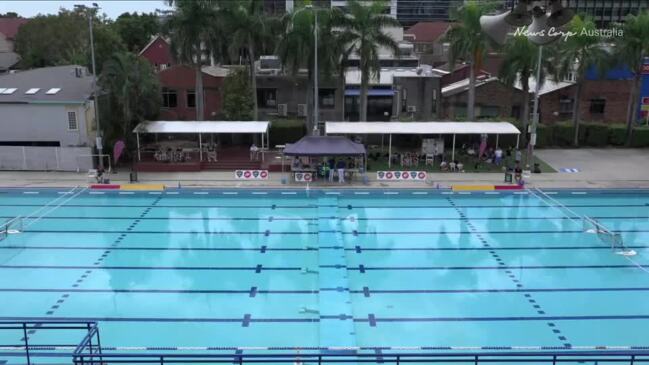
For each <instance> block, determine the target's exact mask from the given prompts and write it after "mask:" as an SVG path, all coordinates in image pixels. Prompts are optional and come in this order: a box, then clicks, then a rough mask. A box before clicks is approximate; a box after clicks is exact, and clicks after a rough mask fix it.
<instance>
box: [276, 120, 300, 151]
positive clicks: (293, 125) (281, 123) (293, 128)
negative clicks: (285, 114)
mask: <svg viewBox="0 0 649 365" xmlns="http://www.w3.org/2000/svg"><path fill="white" fill-rule="evenodd" d="M305 135H306V126H305V124H304V121H303V120H293V119H276V120H273V121H272V122H271V124H270V145H271V146H275V145H278V144H286V143H294V142H297V141H298V140H299V139H300V138H302V137H304V136H305Z"/></svg>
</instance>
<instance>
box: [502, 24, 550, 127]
mask: <svg viewBox="0 0 649 365" xmlns="http://www.w3.org/2000/svg"><path fill="white" fill-rule="evenodd" d="M538 47H539V46H538V45H536V44H534V43H532V42H530V40H529V39H528V38H527V37H525V36H522V35H521V36H515V37H511V38H510V39H508V40H507V43H506V44H505V46H504V47H503V52H502V53H503V54H504V58H503V63H502V65H501V66H500V69H499V71H498V77H499V78H500V80H501V81H502V82H503V83H504V84H506V85H509V86H514V85H515V84H516V83H517V82H520V84H521V89H523V114H522V116H521V121H522V123H523V131H527V126H528V124H529V119H530V83H529V80H530V77H532V75H534V76H536V69H537V64H538V57H537V55H538ZM541 67H542V69H541V71H542V72H541V80H536V82H537V83H539V84H540V85H542V84H543V81H544V78H545V72H543V71H544V70H546V69H547V68H548V67H549V65H547V63H544V62H542V63H541ZM523 135H524V136H526V134H525V133H524V134H523ZM523 138H526V137H523Z"/></svg>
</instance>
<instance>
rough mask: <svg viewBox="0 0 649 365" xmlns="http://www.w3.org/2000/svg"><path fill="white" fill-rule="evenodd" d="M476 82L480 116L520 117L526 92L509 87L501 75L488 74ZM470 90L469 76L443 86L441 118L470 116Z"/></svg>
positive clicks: (476, 102) (477, 114)
mask: <svg viewBox="0 0 649 365" xmlns="http://www.w3.org/2000/svg"><path fill="white" fill-rule="evenodd" d="M476 81H477V82H476V92H475V116H476V119H487V118H515V119H519V118H520V116H521V113H522V110H523V102H524V93H523V91H521V90H520V89H517V88H514V87H510V86H507V85H505V84H503V83H502V82H500V80H498V78H497V77H491V76H489V75H488V74H481V75H479V76H478V78H477V80H476ZM468 90H469V79H468V78H467V79H463V80H460V81H458V82H455V83H452V84H449V85H447V86H444V87H443V88H442V110H443V111H442V115H441V119H465V118H466V116H467V99H468Z"/></svg>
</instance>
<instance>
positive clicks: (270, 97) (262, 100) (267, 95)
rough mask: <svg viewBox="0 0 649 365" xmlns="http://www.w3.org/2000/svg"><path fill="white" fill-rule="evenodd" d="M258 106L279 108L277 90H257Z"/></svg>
mask: <svg viewBox="0 0 649 365" xmlns="http://www.w3.org/2000/svg"><path fill="white" fill-rule="evenodd" d="M257 105H259V107H260V108H274V107H275V106H277V89H257Z"/></svg>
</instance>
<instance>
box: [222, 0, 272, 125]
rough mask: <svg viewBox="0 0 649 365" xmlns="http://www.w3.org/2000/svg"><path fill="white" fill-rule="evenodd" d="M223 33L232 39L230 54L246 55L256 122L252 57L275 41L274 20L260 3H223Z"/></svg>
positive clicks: (255, 0) (258, 0)
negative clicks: (224, 24)
mask: <svg viewBox="0 0 649 365" xmlns="http://www.w3.org/2000/svg"><path fill="white" fill-rule="evenodd" d="M224 10H225V12H224V13H225V15H226V16H225V20H226V26H225V29H226V30H227V33H228V34H229V35H230V36H231V38H232V43H231V44H230V52H231V53H238V52H239V50H240V49H241V48H245V49H246V51H247V52H248V67H249V77H250V85H252V87H251V90H252V100H253V102H254V107H253V118H254V120H257V117H258V112H257V79H256V72H255V71H256V70H255V57H256V54H257V50H260V49H262V50H263V49H268V48H269V47H268V45H269V44H273V43H274V40H275V34H276V33H275V32H274V28H275V23H276V22H275V19H274V18H272V17H268V16H267V15H266V14H264V12H263V10H264V8H263V1H262V0H239V1H232V2H227V3H225V9H224Z"/></svg>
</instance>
